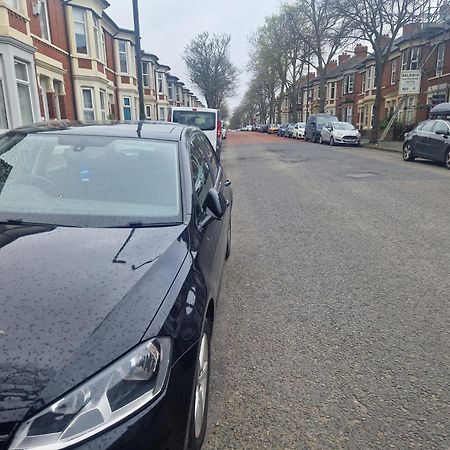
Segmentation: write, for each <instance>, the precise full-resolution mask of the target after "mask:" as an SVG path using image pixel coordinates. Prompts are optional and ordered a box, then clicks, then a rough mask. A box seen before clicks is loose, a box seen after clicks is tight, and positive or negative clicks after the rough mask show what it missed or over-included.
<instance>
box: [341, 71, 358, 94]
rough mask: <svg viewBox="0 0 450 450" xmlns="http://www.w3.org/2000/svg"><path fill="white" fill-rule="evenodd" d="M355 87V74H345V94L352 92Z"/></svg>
mask: <svg viewBox="0 0 450 450" xmlns="http://www.w3.org/2000/svg"><path fill="white" fill-rule="evenodd" d="M354 87H355V74H354V73H352V74H350V75H345V76H344V85H343V89H344V92H343V94H352V93H353V90H354Z"/></svg>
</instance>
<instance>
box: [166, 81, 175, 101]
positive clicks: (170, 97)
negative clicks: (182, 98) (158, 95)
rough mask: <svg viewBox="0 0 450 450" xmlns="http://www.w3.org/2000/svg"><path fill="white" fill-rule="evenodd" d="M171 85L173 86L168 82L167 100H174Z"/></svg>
mask: <svg viewBox="0 0 450 450" xmlns="http://www.w3.org/2000/svg"><path fill="white" fill-rule="evenodd" d="M173 87H174V86H173V83H169V85H168V87H167V90H168V97H169V100H174V98H173Z"/></svg>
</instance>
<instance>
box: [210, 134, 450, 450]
mask: <svg viewBox="0 0 450 450" xmlns="http://www.w3.org/2000/svg"><path fill="white" fill-rule="evenodd" d="M222 159H223V163H224V166H225V170H226V171H227V177H229V178H230V179H231V180H232V183H233V191H234V210H233V245H232V254H231V258H230V259H229V261H228V263H227V265H226V268H225V272H224V276H223V279H222V287H221V298H220V303H219V306H218V309H219V311H218V315H217V318H216V323H215V329H214V338H213V355H212V358H213V362H212V374H211V393H210V400H209V419H208V420H209V425H208V427H209V428H208V435H207V442H206V443H205V446H204V448H205V449H206V450H211V449H223V448H230V449H263V448H267V449H293V448H295V449H301V448H355V449H363V448H383V449H384V448H416V447H420V448H426V449H431V448H441V449H444V448H450V425H449V417H450V386H449V384H450V383H449V381H450V361H449V359H450V358H449V357H450V350H449V349H450V338H449V329H450V327H449V323H450V321H449V319H450V317H449V316H450V314H449V312H450V308H449V297H450V295H449V289H450V264H449V255H450V239H449V238H450V226H449V225H450V195H449V194H450V171H448V170H446V169H445V168H444V167H443V166H442V165H440V164H438V163H432V162H425V161H416V162H413V163H406V162H403V161H402V160H401V155H400V154H394V153H387V152H382V151H376V150H370V149H364V148H332V147H329V146H321V145H319V144H311V143H305V142H303V141H293V140H289V139H285V138H277V137H275V136H267V135H263V134H260V133H244V132H240V133H231V132H230V133H229V135H228V139H227V141H226V143H225V146H224V150H223V157H222Z"/></svg>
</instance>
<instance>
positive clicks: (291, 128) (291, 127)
mask: <svg viewBox="0 0 450 450" xmlns="http://www.w3.org/2000/svg"><path fill="white" fill-rule="evenodd" d="M294 127H295V125H294V124H290V125H289V126H288V127H287V130H286V132H285V133H284V135H285V136H286V137H288V138H291V137H292V135H293V134H294Z"/></svg>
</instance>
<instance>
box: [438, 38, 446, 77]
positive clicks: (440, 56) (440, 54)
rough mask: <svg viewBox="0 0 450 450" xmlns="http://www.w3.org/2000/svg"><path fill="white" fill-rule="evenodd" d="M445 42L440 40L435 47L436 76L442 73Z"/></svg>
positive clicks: (440, 75)
mask: <svg viewBox="0 0 450 450" xmlns="http://www.w3.org/2000/svg"><path fill="white" fill-rule="evenodd" d="M444 60H445V44H444V43H443V42H441V43H440V44H439V45H438V47H437V49H436V76H437V77H442V75H443V74H444Z"/></svg>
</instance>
